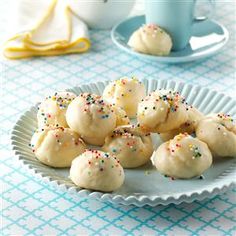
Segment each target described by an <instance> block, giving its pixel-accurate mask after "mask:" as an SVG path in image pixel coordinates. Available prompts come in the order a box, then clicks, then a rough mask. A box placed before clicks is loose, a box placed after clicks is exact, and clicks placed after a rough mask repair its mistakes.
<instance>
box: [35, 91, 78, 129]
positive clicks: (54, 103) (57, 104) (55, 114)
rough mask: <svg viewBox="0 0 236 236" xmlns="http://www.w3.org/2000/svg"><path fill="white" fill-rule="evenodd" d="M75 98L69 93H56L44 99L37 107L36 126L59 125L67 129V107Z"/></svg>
mask: <svg viewBox="0 0 236 236" xmlns="http://www.w3.org/2000/svg"><path fill="white" fill-rule="evenodd" d="M75 98H76V95H75V94H74V93H70V92H57V93H55V94H53V95H51V96H48V97H46V98H45V100H44V101H43V102H42V103H41V104H40V105H39V107H38V113H37V119H38V126H39V127H43V126H45V125H59V126H62V127H68V125H67V122H66V117H65V114H66V110H67V107H68V105H69V104H70V103H71V102H72V100H74V99H75Z"/></svg>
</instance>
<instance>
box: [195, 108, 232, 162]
mask: <svg viewBox="0 0 236 236" xmlns="http://www.w3.org/2000/svg"><path fill="white" fill-rule="evenodd" d="M196 136H197V137H198V138H199V139H200V140H202V141H203V142H205V143H207V145H208V147H209V148H210V150H211V151H212V154H213V155H214V156H222V157H226V156H232V157H236V123H235V120H233V118H232V117H231V116H229V115H226V114H224V113H218V114H210V115H207V116H206V117H205V118H204V119H203V120H201V121H200V122H199V123H198V125H197V128H196Z"/></svg>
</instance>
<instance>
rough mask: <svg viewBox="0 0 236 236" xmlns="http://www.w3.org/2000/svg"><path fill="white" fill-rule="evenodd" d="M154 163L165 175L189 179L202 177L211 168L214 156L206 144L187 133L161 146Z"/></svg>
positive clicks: (155, 155) (154, 156)
mask: <svg viewBox="0 0 236 236" xmlns="http://www.w3.org/2000/svg"><path fill="white" fill-rule="evenodd" d="M152 161H153V164H154V165H155V166H156V168H157V170H158V171H159V172H160V173H161V174H163V175H167V176H171V177H174V178H181V179H189V178H193V177H195V176H200V175H201V174H202V173H203V172H204V171H205V170H207V169H208V168H209V167H210V166H211V164H212V155H211V152H210V150H209V148H208V146H207V145H206V144H205V143H204V142H202V141H200V140H199V139H197V138H193V137H192V136H190V135H188V134H187V133H185V134H179V135H177V136H175V137H174V139H171V140H170V141H168V142H165V143H163V144H161V145H160V146H159V147H158V149H157V150H156V151H155V152H154V153H153V155H152Z"/></svg>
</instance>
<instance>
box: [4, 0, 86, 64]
mask: <svg viewBox="0 0 236 236" xmlns="http://www.w3.org/2000/svg"><path fill="white" fill-rule="evenodd" d="M15 9H16V12H15V14H14V15H15V21H14V22H15V26H14V27H13V32H15V34H14V36H13V37H12V38H10V39H9V40H8V41H7V42H6V43H5V45H4V49H3V54H4V55H5V56H6V57H7V58H10V59H19V58H26V57H32V56H53V55H60V54H67V53H80V52H85V51H87V50H88V49H89V48H90V40H89V35H88V28H87V26H86V24H85V23H84V22H83V21H82V20H81V19H80V18H79V17H78V16H77V15H76V14H75V12H74V11H73V9H71V7H70V6H68V5H67V1H65V0H40V1H39V0H36V1H35V0H18V4H17V6H16V7H15ZM16 32H17V33H16Z"/></svg>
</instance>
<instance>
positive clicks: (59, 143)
mask: <svg viewBox="0 0 236 236" xmlns="http://www.w3.org/2000/svg"><path fill="white" fill-rule="evenodd" d="M30 146H31V147H32V150H33V152H34V154H35V156H36V157H37V159H38V160H39V161H41V162H42V163H44V164H46V165H48V166H52V167H70V166H71V162H72V160H73V159H74V158H76V157H77V156H78V155H80V154H81V153H83V152H84V151H85V148H86V146H85V144H84V142H83V140H82V139H80V137H79V135H78V134H77V133H75V132H74V131H72V130H71V129H70V128H63V127H55V126H45V127H44V128H42V129H38V130H37V131H36V132H35V133H34V135H33V137H32V139H31V144H30Z"/></svg>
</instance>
